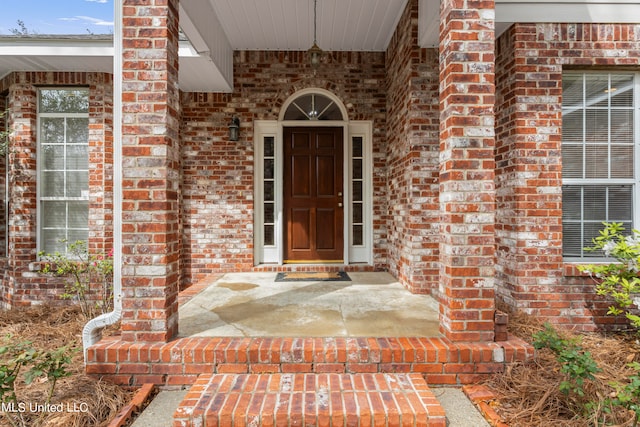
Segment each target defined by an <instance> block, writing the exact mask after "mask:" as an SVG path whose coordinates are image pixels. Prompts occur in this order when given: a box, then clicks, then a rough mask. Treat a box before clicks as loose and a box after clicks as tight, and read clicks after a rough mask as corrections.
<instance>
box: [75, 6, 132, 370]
mask: <svg viewBox="0 0 640 427" xmlns="http://www.w3.org/2000/svg"><path fill="white" fill-rule="evenodd" d="M113 3H114V13H113V311H111V312H109V313H104V314H101V315H100V316H98V317H96V318H94V319H91V320H89V321H88V322H87V324H86V325H84V328H83V330H82V348H83V351H84V360H85V364H86V363H87V349H88V348H89V346H91V345H93V344H95V343H97V342H98V341H100V338H102V329H103V328H105V327H106V326H109V325H113V324H114V323H116V322H117V321H118V320H120V317H121V316H122V0H115V1H114V2H113Z"/></svg>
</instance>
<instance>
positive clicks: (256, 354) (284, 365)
mask: <svg viewBox="0 0 640 427" xmlns="http://www.w3.org/2000/svg"><path fill="white" fill-rule="evenodd" d="M533 356H534V349H533V347H531V346H530V345H529V344H527V343H526V342H524V341H522V340H520V339H518V338H515V337H509V340H508V341H503V342H488V343H465V342H452V341H449V340H448V339H446V338H442V337H436V338H425V337H419V338H411V337H408V338H351V337H349V338H347V337H340V338H263V337H256V338H232V337H214V338H211V337H192V338H180V339H176V340H174V341H172V342H169V343H135V342H125V341H121V340H120V339H119V337H110V338H106V339H103V340H102V341H100V342H99V343H98V344H96V345H94V346H92V347H90V348H89V349H88V353H87V361H86V370H87V373H88V374H89V375H93V376H100V377H103V378H105V379H106V380H109V381H111V382H114V383H117V384H122V385H130V386H140V385H142V384H145V383H153V384H158V385H162V386H185V385H192V384H194V383H195V381H196V379H197V377H198V375H200V374H207V373H221V374H223V373H234V374H238V373H242V374H244V373H251V374H261V373H377V372H390V373H420V374H422V375H424V377H425V379H426V380H427V383H428V384H429V385H463V384H470V383H474V382H478V381H481V380H482V379H483V378H484V377H485V376H486V375H488V374H492V373H499V372H503V371H504V369H505V365H506V364H508V363H513V362H525V361H527V360H531V359H532V358H533Z"/></svg>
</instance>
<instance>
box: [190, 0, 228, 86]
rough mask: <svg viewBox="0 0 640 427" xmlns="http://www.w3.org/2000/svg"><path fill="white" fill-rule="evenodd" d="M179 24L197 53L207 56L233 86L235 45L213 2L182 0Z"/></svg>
mask: <svg viewBox="0 0 640 427" xmlns="http://www.w3.org/2000/svg"><path fill="white" fill-rule="evenodd" d="M180 28H182V31H183V32H184V34H185V35H186V36H187V38H188V39H189V41H190V43H191V45H192V47H193V49H195V51H196V52H197V53H198V55H200V56H201V57H203V59H208V60H209V61H210V64H209V67H211V66H213V67H214V68H215V69H216V70H217V73H216V74H218V75H219V76H222V78H223V79H224V81H225V82H226V84H225V86H226V87H229V88H233V49H232V47H231V43H230V42H229V39H228V38H227V35H226V34H225V32H224V30H223V29H222V25H221V24H220V21H219V19H218V16H217V15H216V13H215V11H214V10H213V6H211V3H210V2H208V1H203V0H182V1H180ZM185 54H186V52H185Z"/></svg>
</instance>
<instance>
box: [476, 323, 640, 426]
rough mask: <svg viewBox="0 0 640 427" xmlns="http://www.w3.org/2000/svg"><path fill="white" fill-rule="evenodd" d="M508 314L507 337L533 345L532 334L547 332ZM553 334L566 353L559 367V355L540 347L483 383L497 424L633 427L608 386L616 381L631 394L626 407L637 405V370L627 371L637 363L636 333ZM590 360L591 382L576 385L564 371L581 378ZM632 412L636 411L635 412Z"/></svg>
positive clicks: (639, 358)
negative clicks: (491, 394)
mask: <svg viewBox="0 0 640 427" xmlns="http://www.w3.org/2000/svg"><path fill="white" fill-rule="evenodd" d="M509 316H510V319H509V328H510V333H512V334H514V335H516V336H518V337H520V338H522V339H524V340H526V341H528V342H530V343H532V344H533V343H534V342H535V341H536V340H535V339H534V338H533V337H534V335H536V334H540V333H543V334H546V332H545V331H546V330H547V329H546V328H545V325H543V324H542V323H541V322H539V321H537V320H536V319H534V318H532V317H529V316H527V315H524V314H521V313H515V314H514V313H510V315H509ZM558 333H559V336H560V337H561V344H562V347H564V348H565V350H566V349H570V351H565V354H563V357H564V359H563V360H565V362H564V363H560V362H559V361H558V355H557V354H556V353H554V352H553V351H551V350H550V349H549V348H540V349H539V350H537V353H536V358H535V361H533V362H531V363H528V364H515V365H511V366H509V368H508V370H507V372H505V373H503V374H499V375H495V376H493V377H492V378H491V379H490V380H489V381H488V382H487V383H486V384H485V385H486V386H488V387H489V388H490V389H491V390H492V391H493V392H494V394H495V396H496V397H497V399H496V401H494V402H493V404H492V407H493V409H495V411H496V412H497V413H498V414H499V415H500V417H501V419H502V421H503V422H505V423H506V424H507V425H509V426H511V427H518V426H527V427H534V426H540V427H542V426H544V427H548V426H558V427H559V426H566V427H573V426H576V427H578V426H580V427H583V426H601V425H615V426H633V425H635V424H634V422H635V420H636V414H635V413H634V412H633V411H632V410H630V409H628V408H625V407H624V406H623V405H620V403H621V402H620V399H621V398H624V397H625V396H623V393H620V392H619V389H616V387H615V386H614V385H612V383H614V382H615V383H618V384H619V385H620V386H621V387H627V386H628V390H631V391H635V392H636V394H635V395H633V393H631V395H630V396H627V397H629V398H630V399H631V401H630V402H629V405H628V407H629V406H632V405H638V404H640V379H638V378H637V375H638V372H637V371H636V370H635V369H634V368H632V367H630V364H632V363H633V362H640V343H639V341H638V335H637V334H636V332H635V330H634V331H629V332H620V333H581V334H578V333H571V332H566V331H562V332H558ZM567 343H574V344H567ZM585 353H587V356H585ZM589 359H591V360H593V362H595V366H597V368H596V370H597V371H595V372H594V373H593V378H585V379H584V380H583V383H582V385H579V384H576V381H575V380H571V378H570V374H569V373H568V372H567V371H571V375H573V377H574V378H579V377H580V375H583V376H586V373H585V369H584V365H587V366H592V365H590V362H588V363H587V362H585V360H587V361H588V360H589ZM563 366H564V369H565V370H564V371H563ZM586 370H588V369H586ZM634 377H635V378H636V379H634ZM634 381H635V382H634ZM563 382H567V383H568V386H565V392H563V391H561V386H562V384H563ZM565 384H566V383H565ZM566 388H569V390H566ZM616 399H618V401H617V403H616ZM636 408H637V410H638V411H639V412H640V408H638V407H637V406H636Z"/></svg>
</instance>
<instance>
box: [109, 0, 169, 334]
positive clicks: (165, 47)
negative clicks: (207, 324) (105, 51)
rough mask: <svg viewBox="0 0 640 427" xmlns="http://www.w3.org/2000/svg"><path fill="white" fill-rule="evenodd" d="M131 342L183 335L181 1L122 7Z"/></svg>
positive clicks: (126, 299) (132, 0)
mask: <svg viewBox="0 0 640 427" xmlns="http://www.w3.org/2000/svg"><path fill="white" fill-rule="evenodd" d="M123 34H124V35H123V49H124V51H123V70H124V72H123V88H122V99H123V105H122V108H123V132H122V133H123V135H122V138H123V139H122V144H123V184H122V186H123V188H122V190H123V203H122V210H123V224H122V242H123V257H122V262H123V268H122V279H123V316H122V339H123V340H125V341H168V340H170V339H171V338H173V337H175V336H176V334H177V332H178V301H177V296H178V281H179V265H178V263H179V230H178V184H179V147H178V127H179V126H178V123H179V121H178V111H179V96H178V87H177V85H178V1H177V0H150V1H144V2H142V1H138V0H125V1H124V6H123Z"/></svg>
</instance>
